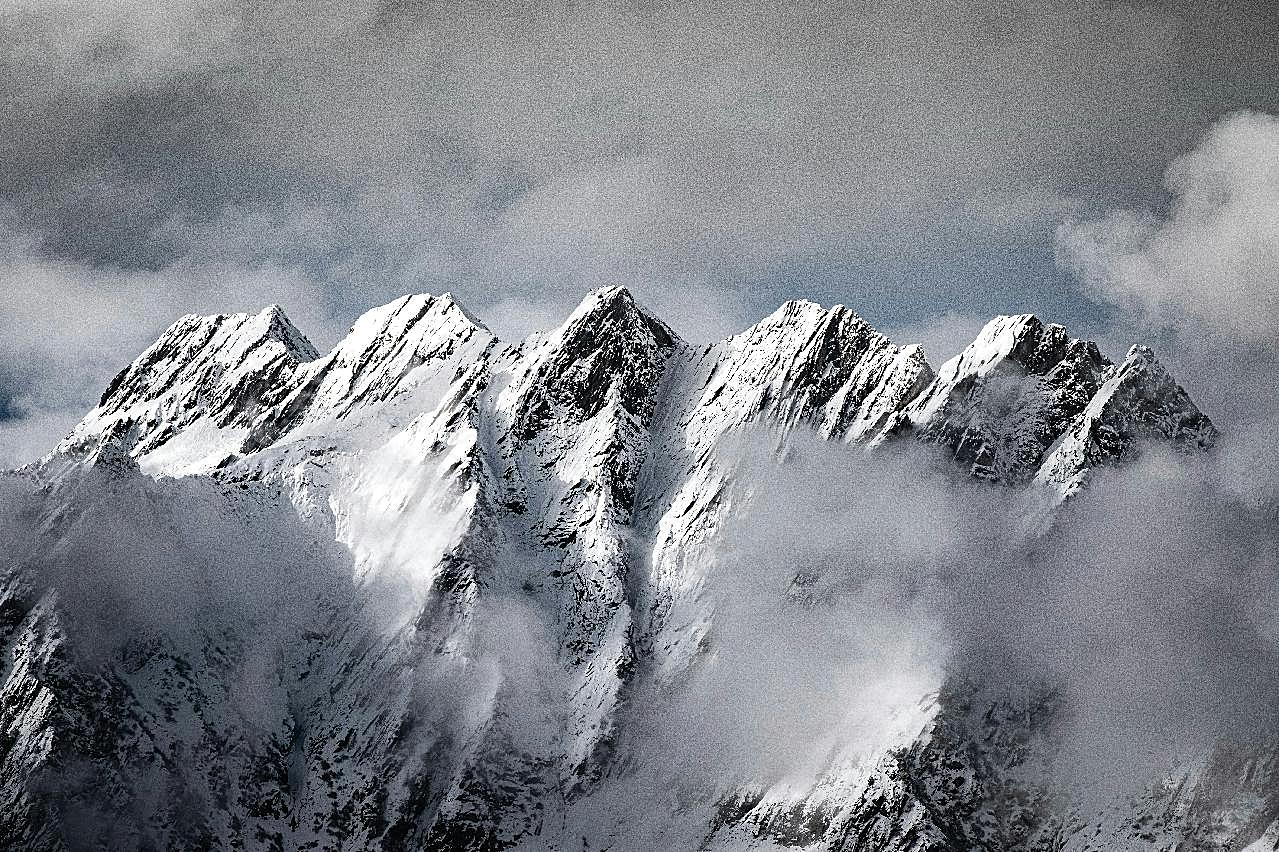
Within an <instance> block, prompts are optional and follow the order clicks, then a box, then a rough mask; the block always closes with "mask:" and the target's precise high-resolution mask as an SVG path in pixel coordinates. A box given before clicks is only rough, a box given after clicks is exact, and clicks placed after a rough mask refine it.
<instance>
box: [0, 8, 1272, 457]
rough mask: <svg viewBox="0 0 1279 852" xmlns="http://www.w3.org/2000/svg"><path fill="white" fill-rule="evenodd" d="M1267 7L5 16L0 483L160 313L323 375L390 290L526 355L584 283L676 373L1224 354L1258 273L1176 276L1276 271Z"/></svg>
mask: <svg viewBox="0 0 1279 852" xmlns="http://www.w3.org/2000/svg"><path fill="white" fill-rule="evenodd" d="M1277 10H1279V4H1273V3H1270V2H1267V0H1256V2H1245V3H1223V2H1212V3H1209V2H1204V3H1199V2H1190V0H1178V2H1171V3H1144V2H1133V3H1118V2H1100V1H1099V0H1079V2H1072V3H1059V4H1055V3H1048V2H994V0H989V2H984V1H983V2H953V0H951V2H945V1H944V2H941V3H936V2H927V3H925V2H913V0H906V2H893V3H866V2H850V3H836V2H832V0H800V2H795V3H782V4H767V5H758V6H756V5H754V4H751V3H739V2H734V3H706V4H692V3H635V4H630V3H622V2H613V3H590V2H585V3H574V4H571V5H556V6H551V5H538V4H519V5H510V4H501V5H498V4H493V5H488V4H481V3H471V2H468V3H462V4H459V3H417V2H413V1H412V0H386V2H382V3H369V4H360V3H335V2H318V0H291V2H266V3H262V2H255V3H247V2H244V3H241V2H206V1H205V0H175V2H172V3H166V4H156V3H148V2H144V0H100V2H96V3H83V2H71V0H10V2H8V3H6V4H5V8H4V11H3V12H2V13H0V45H2V46H3V50H0V119H2V120H0V158H2V162H3V168H0V442H4V446H3V447H0V460H8V461H12V460H14V459H17V458H22V457H24V456H30V455H32V454H34V453H37V452H40V451H42V450H44V449H46V448H47V447H48V446H50V445H51V444H52V443H53V442H54V441H55V440H56V439H57V437H58V434H59V432H61V431H62V430H64V429H65V428H66V427H67V426H69V425H70V423H72V422H74V420H75V419H77V418H78V416H79V414H80V413H82V412H83V410H84V409H86V408H87V407H89V406H91V405H92V403H93V401H94V399H95V398H96V396H97V394H98V393H99V392H100V390H101V387H102V385H103V384H104V383H105V381H106V380H107V378H109V376H110V375H111V374H112V373H114V372H115V370H117V369H118V368H119V367H120V366H122V365H123V364H125V363H127V362H128V361H129V360H131V359H132V357H133V356H134V355H135V354H136V353H137V351H139V350H140V349H141V348H143V347H144V346H145V345H147V343H149V342H150V341H151V340H152V339H154V337H155V336H156V334H158V332H159V331H160V330H162V329H163V328H164V327H165V326H166V325H167V324H168V323H169V322H171V321H172V320H173V319H174V318H175V317H176V316H178V315H180V314H182V313H187V312H193V311H194V312H218V311H224V312H225V311H231V310H257V309H259V308H260V307H261V306H263V305H264V304H266V303H269V302H278V303H281V304H283V305H284V306H285V308H286V310H287V311H288V313H289V314H290V316H292V317H293V319H294V320H295V322H296V323H297V324H298V325H299V326H301V327H302V328H303V330H304V331H306V332H307V333H308V334H310V335H311V336H312V337H313V338H314V339H315V340H316V342H317V343H319V344H321V345H325V344H329V343H332V342H333V340H334V339H335V338H336V337H337V336H338V335H339V334H340V332H341V330H342V329H344V328H346V327H347V326H348V325H349V324H350V322H351V321H352V320H353V319H354V317H355V316H356V315H358V313H359V312H361V311H362V310H364V309H367V308H368V307H371V306H373V305H377V304H381V303H383V302H386V301H389V300H390V299H392V298H394V297H395V296H397V295H400V294H402V293H404V292H409V291H428V292H441V291H444V290H451V291H453V292H454V293H455V294H457V295H458V297H459V298H460V299H461V300H462V301H463V302H464V303H465V304H466V305H468V306H469V307H470V308H471V309H472V311H473V312H474V313H476V314H478V315H479V316H481V317H483V318H484V319H485V320H486V321H487V322H489V324H490V325H491V326H492V327H493V328H494V329H495V330H496V331H498V332H499V333H502V334H504V335H509V336H518V335H521V334H523V333H526V332H528V331H530V330H532V329H535V328H538V327H544V326H547V325H550V324H553V323H555V322H556V321H558V320H559V319H560V318H561V317H562V316H563V314H564V313H566V312H567V310H568V309H569V308H571V306H572V305H573V304H575V303H576V302H577V301H578V300H579V299H580V297H581V295H582V293H583V292H584V291H585V290H587V289H589V288H591V287H595V286H599V285H603V284H609V283H620V284H625V285H627V286H630V287H631V288H632V289H633V290H634V291H635V292H636V293H637V295H638V296H639V297H640V298H641V299H642V300H643V301H645V302H646V303H647V304H649V305H650V306H651V307H652V308H654V309H655V310H656V311H657V312H658V313H660V314H662V315H663V316H664V317H665V318H667V319H668V321H670V322H671V323H672V324H673V325H674V326H675V327H676V328H677V330H679V331H680V332H681V333H683V334H685V335H686V336H688V337H690V338H694V339H708V338H713V337H718V336H721V335H723V334H726V333H728V332H731V331H733V330H735V329H738V328H741V327H744V326H745V325H748V324H749V323H750V322H752V321H754V320H755V319H757V318H758V317H760V316H762V315H764V314H766V313H768V312H769V311H771V310H772V309H773V308H774V307H776V305H777V304H778V303H779V302H781V301H783V300H784V299H787V298H793V297H808V298H813V299H815V300H817V301H820V302H822V303H825V304H829V303H832V302H842V303H845V304H848V305H851V306H853V307H854V308H855V309H857V310H858V311H859V312H860V313H862V315H863V316H865V317H866V318H867V319H868V320H870V321H871V322H872V323H874V324H876V325H878V326H879V327H881V328H884V329H886V330H889V331H890V332H893V333H897V334H898V335H899V336H902V337H913V338H917V339H921V340H923V341H924V342H925V343H926V344H927V345H929V348H930V350H932V351H931V352H930V355H931V358H932V360H933V361H934V362H937V361H938V360H940V358H941V357H944V356H945V355H949V354H951V352H950V351H948V350H950V349H953V348H954V347H956V346H958V345H960V341H961V340H962V339H964V338H965V337H967V336H970V335H971V333H972V332H973V331H974V330H975V328H976V327H977V326H978V325H979V324H980V322H981V321H983V320H984V319H986V318H988V317H989V316H990V315H992V314H994V313H1009V312H1023V311H1033V312H1036V313H1039V314H1041V316H1044V317H1045V318H1046V319H1049V320H1055V321H1060V322H1063V323H1066V324H1067V325H1068V326H1069V327H1070V328H1071V329H1072V331H1074V332H1075V333H1077V334H1090V335H1095V336H1098V337H1101V338H1103V339H1107V340H1109V339H1114V340H1117V341H1122V342H1123V343H1124V344H1125V345H1126V342H1130V341H1128V340H1126V339H1125V335H1127V336H1131V334H1132V333H1133V330H1134V328H1135V327H1136V326H1137V325H1140V324H1141V323H1134V322H1133V318H1134V316H1137V315H1140V317H1141V318H1143V322H1144V320H1145V319H1153V320H1158V321H1163V320H1169V319H1171V321H1172V322H1173V323H1174V324H1175V323H1177V322H1180V321H1182V320H1184V319H1185V318H1186V317H1187V316H1190V317H1191V318H1192V319H1194V320H1195V321H1198V322H1202V323H1204V324H1205V325H1206V326H1207V327H1210V328H1213V329H1216V330H1217V331H1219V332H1221V336H1222V338H1223V339H1228V340H1229V341H1232V342H1239V340H1240V338H1241V335H1240V334H1239V333H1238V331H1239V330H1238V327H1237V326H1238V322H1237V319H1238V316H1239V312H1238V311H1234V309H1233V308H1232V307H1231V305H1236V304H1237V301H1236V302H1231V301H1230V300H1231V299H1235V300H1238V299H1241V298H1252V297H1256V296H1257V295H1258V292H1259V293H1260V295H1261V297H1263V302H1264V297H1265V296H1267V295H1270V296H1273V292H1274V289H1273V282H1274V277H1273V275H1272V273H1273V270H1274V268H1275V267H1276V266H1279V264H1272V263H1271V262H1272V261H1274V260H1275V258H1276V257H1279V255H1275V254H1266V253H1265V252H1262V253H1261V254H1260V255H1259V254H1258V253H1257V251H1253V250H1251V249H1249V250H1248V251H1246V252H1245V259H1246V260H1247V262H1248V263H1254V262H1258V263H1259V262H1260V261H1258V258H1260V259H1261V260H1262V261H1265V263H1266V264H1270V265H1267V266H1265V270H1269V272H1266V271H1265V270H1263V273H1262V275H1261V278H1260V279H1259V280H1260V281H1261V282H1262V283H1261V284H1259V285H1254V288H1253V291H1248V289H1247V287H1244V289H1243V290H1239V289H1238V288H1236V289H1235V290H1233V291H1228V292H1227V294H1226V297H1225V298H1224V301H1225V304H1226V307H1225V308H1223V309H1222V310H1221V311H1218V313H1219V314H1220V313H1223V312H1224V313H1225V314H1229V316H1226V317H1224V318H1223V317H1222V316H1220V315H1218V316H1214V315H1213V312H1212V311H1210V310H1207V309H1206V308H1204V307H1203V303H1204V301H1205V296H1207V301H1209V302H1211V301H1214V298H1213V297H1214V296H1216V295H1217V294H1218V292H1219V291H1211V292H1207V291H1204V290H1203V289H1202V287H1201V286H1200V285H1199V284H1197V283H1196V282H1199V281H1201V279H1202V276H1201V275H1200V270H1198V268H1196V267H1193V264H1189V261H1187V260H1186V258H1185V257H1184V256H1181V255H1178V254H1177V250H1178V249H1177V248H1176V247H1177V246H1180V247H1182V248H1183V249H1184V248H1186V247H1187V246H1189V247H1190V248H1191V249H1194V248H1197V247H1198V246H1199V245H1200V244H1201V243H1203V242H1204V241H1205V240H1206V241H1208V242H1213V241H1214V240H1217V239H1218V238H1220V237H1222V234H1223V233H1224V232H1223V231H1221V230H1220V229H1217V230H1214V228H1215V225H1214V224H1213V223H1215V222H1216V221H1217V220H1216V219H1215V218H1213V217H1218V218H1220V216H1219V214H1221V215H1224V214H1223V213H1222V211H1223V210H1225V213H1226V214H1231V215H1234V214H1240V215H1242V219H1239V218H1238V217H1236V218H1235V219H1232V220H1231V221H1232V222H1242V223H1243V225H1241V226H1240V227H1238V228H1235V227H1232V228H1228V229H1227V231H1226V232H1228V233H1229V234H1235V235H1238V234H1239V233H1241V232H1242V233H1243V235H1244V236H1243V239H1244V241H1245V243H1247V240H1248V239H1261V240H1262V241H1263V243H1260V244H1264V245H1269V246H1270V247H1271V249H1273V247H1274V241H1273V238H1274V236H1275V235H1274V233H1273V231H1274V226H1273V225H1271V226H1269V230H1266V229H1265V228H1263V229H1262V231H1264V233H1263V232H1257V231H1256V228H1255V227H1254V226H1257V223H1258V222H1262V221H1264V222H1271V223H1273V222H1275V221H1277V220H1279V216H1276V215H1275V206H1274V202H1275V201H1276V199H1279V191H1276V190H1275V185H1276V183H1279V181H1277V180H1276V178H1275V175H1274V172H1273V163H1274V162H1275V157H1276V156H1279V132H1277V131H1276V130H1275V126H1274V123H1273V122H1272V121H1269V120H1268V119H1267V117H1266V115H1265V113H1275V112H1279V103H1276V101H1279V51H1277V50H1275V44H1277V43H1279V11H1277ZM1240 110H1251V111H1252V112H1250V113H1246V114H1243V115H1240V113H1239V111H1240ZM1250 122H1251V123H1250ZM1240 140H1242V141H1240ZM1248 140H1252V141H1251V142H1249V141H1248ZM1237 143H1238V144H1237ZM1214 145H1216V147H1215V148H1214V147H1213V146H1214ZM1249 145H1251V146H1252V147H1249ZM1196 158H1198V159H1196ZM1223 163H1225V164H1235V165H1231V166H1230V167H1229V168H1227V167H1226V166H1222V165H1221V164H1223ZM1239 164H1242V165H1239ZM1267 164H1270V166H1272V168H1271V171H1270V172H1266V167H1267ZM1170 166H1171V167H1172V171H1169V168H1170ZM1219 166H1220V168H1219ZM1236 166H1238V167H1237V168H1236ZM1232 168H1233V169H1234V171H1231V169H1232ZM1178 169H1180V171H1178ZM1258 169H1260V171H1261V172H1262V173H1263V174H1262V175H1261V177H1260V178H1258V176H1257V171H1258ZM1223 170H1224V171H1223ZM1219 172H1222V173H1225V174H1227V175H1228V177H1230V180H1229V181H1227V182H1226V183H1225V184H1222V185H1224V186H1226V187H1227V188H1228V189H1230V188H1237V187H1238V186H1241V185H1244V184H1247V185H1248V186H1254V187H1255V186H1259V187H1261V189H1260V190H1257V191H1256V192H1254V193H1253V194H1254V195H1256V199H1254V200H1255V201H1256V204H1254V205H1253V207H1252V208H1248V209H1244V210H1242V212H1241V211H1239V210H1236V209H1235V208H1233V207H1231V206H1230V204H1229V203H1228V201H1223V200H1222V198H1220V197H1219V195H1220V193H1217V194H1214V192H1217V189H1219V188H1220V186H1219V184H1220V181H1217V179H1216V178H1213V177H1211V176H1212V175H1217V174H1218V173H1219ZM1236 172H1237V174H1236ZM1204 175H1209V177H1207V178H1205V177H1203V176H1204ZM1267 180H1268V181H1269V183H1267V182H1266V181H1267ZM1197 192H1198V193H1199V195H1196V193H1197ZM1244 195H1247V193H1244ZM1186 199H1190V202H1193V203H1190V202H1187V203H1183V202H1184V201H1185V200H1186ZM1195 199H1199V201H1202V202H1203V203H1202V204H1200V205H1199V208H1196V207H1195V204H1196V203H1198V202H1197V201H1195ZM1214 204H1216V205H1218V206H1217V207H1213V206H1212V205H1214ZM1223 204H1224V207H1222V205H1223ZM1204 205H1207V208H1204ZM1208 208H1211V209H1208ZM1205 209H1206V210H1207V212H1206V213H1205V212H1204V210H1205ZM1196 210H1198V211H1199V212H1198V213H1196ZM1196 216H1198V219H1196ZM1205 217H1206V219H1205ZM1205 221H1206V222H1207V225H1205ZM1196 223H1198V226H1200V230H1198V231H1196V230H1195V228H1196ZM1205 228H1206V230H1205ZM1241 228H1242V231H1241V230H1240V229H1241ZM1249 228H1253V230H1252V231H1249V230H1248V229H1249ZM1143 229H1144V230H1143ZM1152 235H1154V237H1155V238H1157V239H1155V241H1154V242H1151V238H1152ZM1159 240H1163V241H1164V242H1167V243H1170V244H1171V245H1172V248H1169V247H1168V246H1165V245H1163V243H1160V242H1159ZM1196 240H1198V241H1199V242H1196ZM1266 240H1270V241H1271V242H1265V241H1266ZM1231 245H1234V244H1233V243H1232V244H1231ZM1248 245H1251V244H1248ZM1234 257H1235V256H1234V255H1227V256H1226V257H1225V260H1223V261H1222V263H1221V264H1219V265H1218V266H1217V267H1214V269H1215V274H1218V275H1219V276H1221V275H1224V276H1226V277H1227V278H1229V277H1230V275H1232V274H1233V275H1234V276H1235V278H1234V279H1232V280H1238V278H1239V272H1238V269H1237V268H1236V267H1237V266H1238V264H1235V263H1234V260H1233V259H1232V258H1234ZM1236 259H1237V258H1236ZM1142 264H1145V265H1144V266H1143V265H1142ZM1232 264H1233V265H1232ZM1250 269H1251V267H1250ZM1169 270H1173V273H1172V274H1171V280H1172V281H1173V283H1172V284H1168V285H1167V286H1164V287H1163V288H1162V289H1160V288H1159V287H1155V288H1154V291H1152V290H1151V288H1150V287H1149V286H1147V285H1149V284H1150V282H1151V281H1153V280H1156V279H1158V280H1159V281H1167V280H1169V279H1170V275H1169ZM1232 270H1233V272H1232ZM1212 272H1213V270H1210V273H1212ZM1177 275H1181V278H1180V279H1179V278H1177ZM1267 275H1271V277H1269V278H1267V277H1266V276H1267ZM1142 276H1144V278H1143V277H1142ZM1249 280H1253V281H1255V280H1257V279H1255V278H1250V279H1249ZM1134 281H1135V282H1137V283H1136V284H1134V283H1133V282H1134ZM1177 281H1181V282H1182V283H1181V284H1177V283H1176V282H1177ZM1142 282H1145V283H1142ZM1197 287H1198V288H1199V289H1196V288H1197ZM1178 288H1180V289H1178ZM1258 288H1260V290H1258ZM1152 292H1153V295H1152ZM1215 301H1218V302H1222V301H1223V300H1222V299H1216V300H1215ZM1265 304H1268V305H1269V307H1266V306H1265ZM1265 304H1263V307H1262V309H1261V310H1262V313H1261V314H1260V316H1261V317H1262V318H1266V317H1276V318H1279V311H1277V310H1275V309H1274V306H1273V302H1269V303H1265ZM1169 305H1172V310H1171V313H1170V312H1169V310H1168V307H1169ZM1196 306H1198V307H1196ZM1267 310H1268V311H1270V312H1271V313H1269V314H1267V313H1265V311H1267ZM1232 323H1233V324H1234V326H1233V330H1232V326H1231V324H1232ZM1152 327H1153V326H1152ZM1247 338H1248V335H1246V334H1244V335H1242V339H1243V342H1244V343H1246V344H1247V345H1251V346H1254V347H1255V346H1260V347H1263V348H1272V344H1273V343H1274V337H1273V332H1267V333H1265V334H1261V335H1260V336H1255V335H1254V336H1253V339H1251V340H1249V339H1247ZM939 350H940V351H939ZM1112 354H1122V352H1119V353H1113V352H1112ZM1188 360H1193V359H1188Z"/></svg>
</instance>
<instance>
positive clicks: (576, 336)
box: [547, 286, 679, 348]
mask: <svg viewBox="0 0 1279 852" xmlns="http://www.w3.org/2000/svg"><path fill="white" fill-rule="evenodd" d="M615 335H621V336H627V337H637V338H651V339H652V341H653V343H654V344H655V345H657V346H660V347H668V346H672V345H674V343H675V342H676V341H677V340H678V339H679V337H678V335H676V334H675V332H674V331H672V330H671V329H670V327H669V326H667V325H666V323H664V322H662V321H661V320H659V319H657V318H656V317H654V316H653V315H652V314H650V313H649V312H648V311H647V310H646V309H644V308H643V307H641V306H640V304H639V303H638V302H636V301H635V297H634V296H632V295H631V291H630V290H628V289H626V288H625V287H621V286H613V287H601V288H599V289H598V290H592V291H591V292H590V293H587V294H586V297H585V298H584V299H582V301H581V302H580V303H579V304H578V306H577V307H576V308H574V309H573V312H572V313H571V314H569V316H568V319H567V320H565V321H564V324H563V325H561V326H560V327H559V328H558V329H556V330H555V331H553V332H551V334H549V335H548V336H547V339H548V340H549V339H554V338H558V339H559V340H560V348H564V347H574V346H580V345H589V344H590V343H591V342H592V341H593V340H595V339H600V338H604V337H608V336H615Z"/></svg>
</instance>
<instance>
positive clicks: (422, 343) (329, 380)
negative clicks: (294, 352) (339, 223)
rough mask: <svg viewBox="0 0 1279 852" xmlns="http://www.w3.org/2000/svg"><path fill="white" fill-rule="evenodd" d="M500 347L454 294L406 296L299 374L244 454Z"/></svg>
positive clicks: (365, 319) (358, 324)
mask: <svg viewBox="0 0 1279 852" xmlns="http://www.w3.org/2000/svg"><path fill="white" fill-rule="evenodd" d="M495 340H496V338H495V337H494V336H493V334H492V333H491V332H490V331H489V330H488V329H487V328H485V327H484V326H483V325H482V324H481V323H480V322H479V321H478V320H475V319H473V318H472V317H471V316H470V314H468V313H467V312H466V311H465V310H463V308H462V306H461V305H460V304H458V302H457V301H456V300H455V299H454V298H453V296H452V294H450V293H445V294H444V295H442V296H432V295H431V294H429V293H418V294H413V295H408V296H401V297H400V298H398V299H396V300H395V301H393V302H390V303H389V304H386V305H382V306H380V307H376V308H373V309H371V310H369V311H366V312H365V313H364V314H362V315H361V316H360V318H359V319H357V320H356V321H355V324H354V325H353V326H352V327H351V330H350V332H348V333H347V336H346V337H344V338H343V339H342V340H341V341H339V342H338V344H337V345H336V346H335V347H333V349H332V351H330V352H329V353H328V354H327V355H325V356H324V357H322V358H319V359H317V360H315V361H313V362H311V363H309V364H307V365H306V367H305V368H304V369H302V370H300V371H299V372H298V375H297V380H296V382H295V384H294V386H292V387H290V388H288V389H286V395H284V396H283V397H282V398H281V397H279V396H278V395H277V399H278V404H276V405H273V406H272V407H271V409H270V410H269V411H267V412H266V413H265V414H263V416H262V417H261V418H260V419H259V421H258V422H257V423H255V424H254V428H253V432H252V435H251V436H250V438H249V440H248V441H247V443H246V450H255V449H260V448H262V447H264V446H267V445H268V444H271V443H273V442H274V441H276V440H278V439H279V438H280V436H281V435H283V434H284V433H285V432H287V431H289V430H290V429H292V428H294V427H296V426H297V425H298V424H300V423H302V422H303V421H319V420H324V419H326V418H330V417H332V418H345V417H348V416H350V415H351V414H352V413H353V412H355V411H356V410H357V409H360V410H365V409H368V408H370V407H374V406H377V405H380V404H382V403H384V402H387V401H389V400H391V399H393V398H397V397H400V396H401V395H402V394H405V393H408V392H410V391H412V390H413V389H415V388H418V387H420V386H421V385H422V384H423V383H424V382H427V381H428V380H430V379H433V378H435V377H436V375H437V373H439V372H440V371H441V370H445V368H446V367H448V365H452V364H455V363H456V362H467V361H470V360H471V359H473V358H475V357H477V356H478V355H479V353H481V352H482V351H484V350H485V349H486V348H487V347H488V346H489V345H491V344H492V343H493V342H494V341H495ZM445 372H447V373H449V375H451V374H452V370H451V369H447V370H445Z"/></svg>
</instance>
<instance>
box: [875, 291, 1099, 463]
mask: <svg viewBox="0 0 1279 852" xmlns="http://www.w3.org/2000/svg"><path fill="white" fill-rule="evenodd" d="M1110 367H1111V364H1110V362H1109V361H1108V360H1106V358H1105V357H1104V356H1103V355H1102V354H1101V352H1100V351H1099V350H1098V349H1097V346H1096V344H1094V343H1092V342H1090V341H1084V340H1075V339H1072V338H1071V337H1070V335H1068V334H1067V333H1066V330H1065V329H1064V328H1062V327H1061V326H1060V325H1056V324H1047V325H1046V324H1045V323H1043V322H1042V321H1041V320H1040V319H1039V318H1038V317H1036V316H1035V315H1033V314H1019V315H1016V316H1000V317H996V318H995V319H993V320H991V321H990V322H989V323H987V324H986V326H985V327H984V328H983V329H982V330H981V333H980V334H978V335H977V338H976V339H975V340H974V341H973V342H972V343H971V344H969V345H968V347H967V348H965V349H964V351H963V352H961V353H960V354H959V355H956V356H955V357H954V358H951V359H950V360H949V361H947V362H946V363H945V364H943V365H942V367H941V369H940V370H938V372H937V377H936V378H935V379H934V380H933V382H932V384H931V385H929V386H928V388H927V389H926V390H925V391H924V392H923V393H921V394H920V395H919V397H918V398H917V399H916V400H915V401H914V402H912V403H911V404H910V405H909V406H908V407H907V408H906V410H905V418H904V419H903V420H901V421H899V422H898V423H896V424H894V428H896V429H898V430H899V431H900V430H901V429H902V427H903V426H904V427H905V429H906V431H912V432H913V433H914V434H915V436H916V437H917V438H919V439H920V440H923V441H925V442H927V443H932V444H939V445H941V446H943V447H946V448H947V449H948V450H949V451H950V452H951V453H953V454H954V456H955V459H956V461H958V462H959V463H960V464H961V465H963V466H964V467H966V468H968V470H969V471H970V472H971V473H972V474H973V475H974V476H978V477H980V478H983V479H991V480H995V481H998V482H1003V483H1007V484H1018V483H1023V482H1025V481H1027V480H1029V479H1030V478H1031V477H1033V476H1034V475H1035V471H1036V470H1037V469H1038V468H1039V465H1040V462H1041V460H1042V458H1043V455H1044V453H1045V452H1046V451H1047V449H1048V448H1049V447H1050V446H1051V445H1052V443H1053V442H1054V441H1055V440H1056V439H1057V436H1059V435H1060V434H1061V433H1062V432H1063V431H1065V430H1066V428H1067V427H1068V426H1069V425H1070V423H1071V422H1072V421H1073V420H1074V418H1075V417H1077V416H1078V415H1079V413H1080V412H1081V411H1083V408H1084V406H1085V405H1087V404H1088V401H1089V399H1091V398H1092V396H1093V394H1094V393H1096V391H1097V388H1098V387H1099V386H1100V384H1101V382H1102V381H1103V379H1104V377H1105V375H1106V371H1107V370H1108V369H1109V368H1110Z"/></svg>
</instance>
